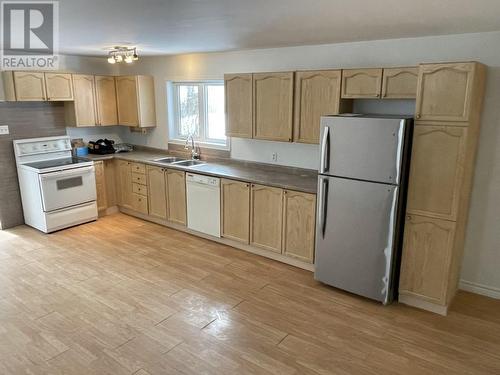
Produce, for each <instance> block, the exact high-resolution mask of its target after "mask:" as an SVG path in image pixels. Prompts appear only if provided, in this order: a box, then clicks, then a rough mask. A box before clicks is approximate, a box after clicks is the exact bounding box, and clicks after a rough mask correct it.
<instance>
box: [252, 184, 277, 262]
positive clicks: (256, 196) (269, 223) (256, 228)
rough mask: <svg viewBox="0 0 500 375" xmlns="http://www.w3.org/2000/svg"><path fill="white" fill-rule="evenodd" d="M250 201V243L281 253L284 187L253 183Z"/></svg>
mask: <svg viewBox="0 0 500 375" xmlns="http://www.w3.org/2000/svg"><path fill="white" fill-rule="evenodd" d="M250 201H251V202H250V244H251V245H254V246H257V247H261V248H263V249H266V250H269V251H272V252H275V253H281V246H282V229H283V226H282V223H283V189H279V188H274V187H269V186H263V185H256V184H252V186H251V199H250Z"/></svg>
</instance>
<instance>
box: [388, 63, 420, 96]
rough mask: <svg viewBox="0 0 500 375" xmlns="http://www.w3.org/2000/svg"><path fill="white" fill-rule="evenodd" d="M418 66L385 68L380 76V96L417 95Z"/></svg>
mask: <svg viewBox="0 0 500 375" xmlns="http://www.w3.org/2000/svg"><path fill="white" fill-rule="evenodd" d="M417 80H418V68H416V67H408V68H387V69H384V71H383V76H382V98H384V99H414V98H415V97H416V96H417Z"/></svg>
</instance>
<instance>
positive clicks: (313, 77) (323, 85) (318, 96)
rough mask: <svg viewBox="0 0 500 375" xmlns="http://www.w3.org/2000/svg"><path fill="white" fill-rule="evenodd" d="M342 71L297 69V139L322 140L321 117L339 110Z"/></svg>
mask: <svg viewBox="0 0 500 375" xmlns="http://www.w3.org/2000/svg"><path fill="white" fill-rule="evenodd" d="M341 75H342V74H341V71H340V70H323V71H320V70H318V71H310V72H297V73H296V76H295V107H294V111H295V116H294V141H296V142H301V143H319V132H320V118H321V116H324V115H335V114H338V113H339V105H340V86H341Z"/></svg>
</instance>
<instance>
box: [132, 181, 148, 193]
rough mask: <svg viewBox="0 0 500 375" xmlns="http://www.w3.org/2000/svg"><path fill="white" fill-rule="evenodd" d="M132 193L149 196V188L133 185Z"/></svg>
mask: <svg viewBox="0 0 500 375" xmlns="http://www.w3.org/2000/svg"><path fill="white" fill-rule="evenodd" d="M132 192H133V193H135V194H139V195H144V196H147V195H148V188H147V186H144V185H140V184H136V183H133V184H132Z"/></svg>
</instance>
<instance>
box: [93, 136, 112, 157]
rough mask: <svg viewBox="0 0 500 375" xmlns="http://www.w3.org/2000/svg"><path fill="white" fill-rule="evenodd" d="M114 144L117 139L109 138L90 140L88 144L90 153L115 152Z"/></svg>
mask: <svg viewBox="0 0 500 375" xmlns="http://www.w3.org/2000/svg"><path fill="white" fill-rule="evenodd" d="M114 144H115V141H112V140H109V139H98V140H97V141H95V142H94V141H90V142H89V146H88V147H89V153H90V154H98V155H105V154H114V153H115V148H114V147H113V145H114Z"/></svg>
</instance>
